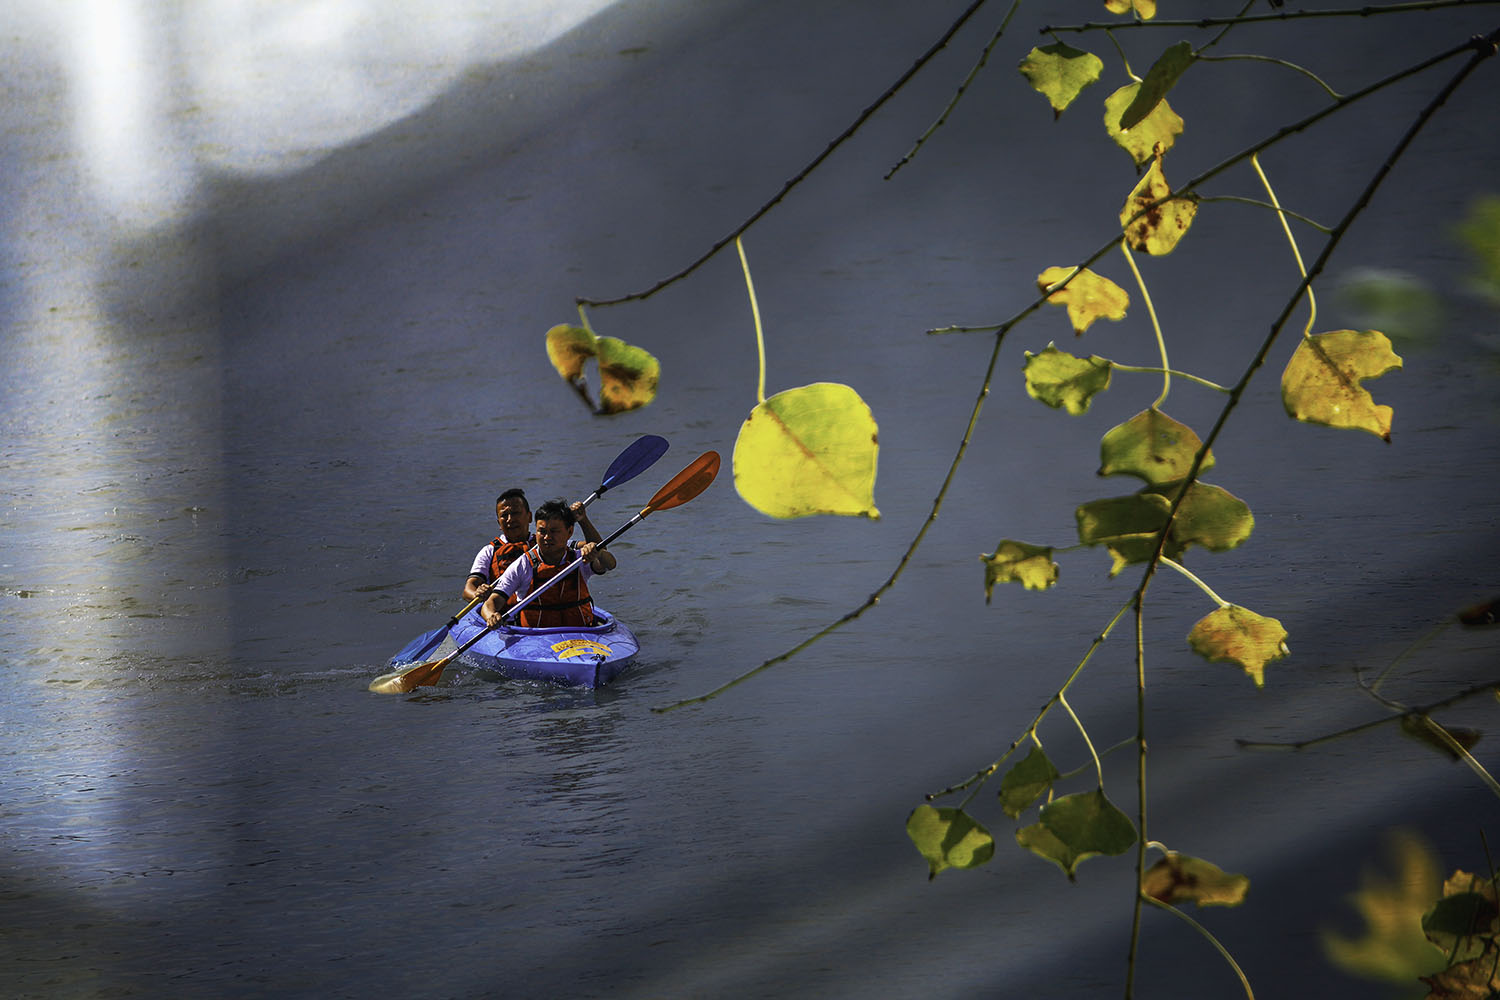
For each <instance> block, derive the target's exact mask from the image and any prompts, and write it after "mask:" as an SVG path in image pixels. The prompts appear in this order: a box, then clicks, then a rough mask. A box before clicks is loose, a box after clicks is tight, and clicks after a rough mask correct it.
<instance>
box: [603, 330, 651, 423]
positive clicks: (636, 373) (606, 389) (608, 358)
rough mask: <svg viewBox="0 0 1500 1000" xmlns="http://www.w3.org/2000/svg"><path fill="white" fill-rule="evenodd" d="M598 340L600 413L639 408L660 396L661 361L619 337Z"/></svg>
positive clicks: (621, 411)
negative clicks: (657, 387) (658, 382)
mask: <svg viewBox="0 0 1500 1000" xmlns="http://www.w3.org/2000/svg"><path fill="white" fill-rule="evenodd" d="M598 343H599V412H600V413H623V412H624V411H626V410H634V409H638V408H640V407H642V406H645V405H646V404H647V403H649V402H651V401H652V400H653V399H655V398H656V384H657V381H658V380H659V379H660V377H661V364H660V363H659V362H658V361H657V360H656V358H655V357H653V356H652V355H651V354H650V353H649V352H648V351H646V350H643V349H642V348H639V347H635V346H633V345H631V344H627V343H625V342H624V341H623V340H619V339H618V338H615V337H600V338H599V342H598Z"/></svg>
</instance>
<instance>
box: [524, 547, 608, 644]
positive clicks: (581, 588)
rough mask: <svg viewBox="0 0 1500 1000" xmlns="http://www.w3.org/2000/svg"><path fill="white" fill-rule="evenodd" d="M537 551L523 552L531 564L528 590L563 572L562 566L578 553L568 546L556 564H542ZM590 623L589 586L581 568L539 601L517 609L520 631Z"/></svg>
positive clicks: (592, 621)
mask: <svg viewBox="0 0 1500 1000" xmlns="http://www.w3.org/2000/svg"><path fill="white" fill-rule="evenodd" d="M541 555H542V554H541V551H540V550H539V549H533V550H531V551H528V552H527V553H526V559H527V560H528V561H529V562H530V563H531V590H528V591H527V593H528V594H529V593H531V591H534V590H536V589H537V588H538V587H540V586H542V584H544V583H546V582H547V581H548V580H550V579H552V578H553V577H554V576H556V575H557V574H559V573H561V572H562V571H563V567H565V566H567V565H568V564H570V563H571V562H572V561H573V560H574V559H576V558H577V557H578V552H577V550H575V549H574V548H573V546H571V545H569V546H568V549H567V553H566V555H564V556H563V560H562V562H560V563H556V564H553V563H545V562H542V558H541ZM592 624H594V601H593V598H591V597H590V596H589V585H588V584H587V583H586V582H585V581H584V579H583V567H582V566H580V567H578V569H576V570H574V571H573V572H571V573H569V574H568V576H567V578H566V579H564V580H563V581H562V582H560V583H559V584H557V586H555V587H552V588H551V589H550V590H548V591H547V593H546V594H544V595H543V596H542V597H541V598H539V599H538V600H535V601H533V602H531V603H530V604H528V605H526V607H524V608H522V609H521V626H522V627H523V628H558V627H561V626H576V625H583V626H587V625H592Z"/></svg>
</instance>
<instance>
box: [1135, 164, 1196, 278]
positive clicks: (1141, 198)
mask: <svg viewBox="0 0 1500 1000" xmlns="http://www.w3.org/2000/svg"><path fill="white" fill-rule="evenodd" d="M1171 194H1172V188H1171V186H1170V185H1168V184H1167V178H1166V175H1164V174H1163V173H1162V169H1161V154H1160V153H1158V154H1157V156H1156V158H1155V159H1154V160H1152V162H1151V167H1150V169H1148V170H1147V171H1146V175H1145V176H1144V177H1142V178H1141V179H1140V182H1139V183H1138V184H1136V186H1135V189H1134V190H1132V191H1131V192H1130V197H1129V198H1126V199H1125V207H1124V208H1122V209H1120V225H1122V226H1124V227H1125V239H1126V241H1127V242H1128V243H1129V244H1130V248H1131V249H1132V250H1140V251H1142V252H1143V253H1149V254H1151V255H1152V256H1154V257H1161V256H1164V255H1166V254H1169V253H1171V252H1172V251H1173V250H1175V249H1176V248H1177V243H1178V241H1179V240H1181V239H1182V237H1183V236H1185V235H1186V234H1187V231H1188V228H1189V227H1191V226H1192V224H1193V217H1194V216H1195V215H1197V214H1198V200H1197V197H1196V196H1191V195H1190V196H1188V197H1185V198H1172V199H1171V200H1170V201H1163V200H1162V199H1165V198H1168V197H1169V196H1170V195H1171Z"/></svg>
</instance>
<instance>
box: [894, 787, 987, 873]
mask: <svg viewBox="0 0 1500 1000" xmlns="http://www.w3.org/2000/svg"><path fill="white" fill-rule="evenodd" d="M906 835H907V836H908V837H910V838H911V842H912V843H913V844H915V845H917V850H919V851H921V852H922V857H924V858H926V859H927V877H928V878H929V879H933V878H936V877H937V873H938V872H940V871H942V870H943V869H944V868H976V867H978V866H979V865H982V864H984V863H985V862H986V861H988V860H990V858H992V857H994V856H995V838H994V837H992V836H990V832H989V831H988V830H986V829H985V828H984V827H983V826H981V825H980V824H978V823H976V822H975V821H974V819H973V818H972V817H971V816H969V814H968V813H966V812H964V811H963V810H962V809H950V808H937V807H934V806H929V805H920V806H917V808H915V809H913V810H912V811H911V815H910V816H908V817H907V818H906Z"/></svg>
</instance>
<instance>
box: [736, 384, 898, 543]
mask: <svg viewBox="0 0 1500 1000" xmlns="http://www.w3.org/2000/svg"><path fill="white" fill-rule="evenodd" d="M879 451H880V439H879V431H878V428H877V427H876V426H875V417H874V415H873V414H872V413H871V412H870V408H869V407H868V406H866V405H865V401H864V400H863V399H860V397H859V393H857V392H855V391H854V390H853V389H851V388H849V386H847V385H843V384H842V383H838V382H814V383H813V384H812V385H804V386H801V387H799V388H796V389H788V390H786V391H785V392H778V393H777V394H776V395H774V396H772V397H771V398H770V399H767V400H766V401H765V402H764V403H761V404H760V405H758V406H757V407H755V409H753V410H751V411H750V416H749V417H748V418H747V419H746V420H745V422H744V424H743V425H741V427H740V434H739V437H738V438H737V439H736V440H735V443H734V487H735V489H736V490H738V491H739V494H740V496H741V497H742V498H743V499H744V501H745V502H746V503H748V504H749V505H750V506H752V507H754V508H755V509H756V510H758V511H760V512H761V513H763V514H769V515H770V516H771V517H780V518H791V517H806V516H808V515H810V514H842V515H846V516H859V517H869V518H878V517H879V516H880V511H879V510H878V509H876V507H875V501H874V491H875V464H876V459H877V457H878V456H879Z"/></svg>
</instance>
